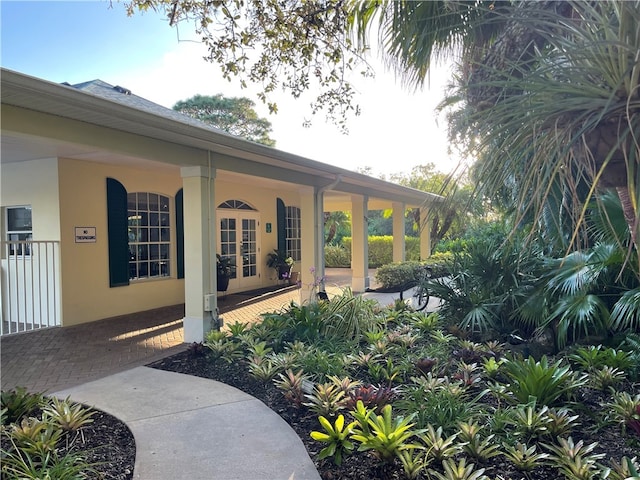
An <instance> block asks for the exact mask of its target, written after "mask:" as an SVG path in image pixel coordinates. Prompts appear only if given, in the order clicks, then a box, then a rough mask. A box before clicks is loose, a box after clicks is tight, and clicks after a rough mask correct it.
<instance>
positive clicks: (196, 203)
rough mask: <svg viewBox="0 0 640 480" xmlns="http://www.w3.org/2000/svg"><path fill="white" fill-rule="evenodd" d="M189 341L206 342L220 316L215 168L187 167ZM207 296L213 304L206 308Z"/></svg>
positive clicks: (186, 334) (184, 179)
mask: <svg viewBox="0 0 640 480" xmlns="http://www.w3.org/2000/svg"><path fill="white" fill-rule="evenodd" d="M180 173H181V175H182V187H183V191H184V272H185V278H184V289H185V294H184V297H185V317H184V320H183V324H184V341H185V343H193V342H202V341H203V340H204V337H205V335H206V334H207V332H208V331H209V330H211V329H212V327H213V324H214V319H215V320H217V298H216V274H215V272H216V270H215V268H216V265H215V258H216V256H215V253H216V252H215V249H216V208H215V194H214V193H215V189H214V185H215V170H214V169H208V168H206V167H183V168H181V169H180ZM205 296H207V297H208V298H209V306H208V307H209V308H208V309H207V311H205Z"/></svg>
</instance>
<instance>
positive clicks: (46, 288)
mask: <svg viewBox="0 0 640 480" xmlns="http://www.w3.org/2000/svg"><path fill="white" fill-rule="evenodd" d="M0 74H1V77H0V82H1V102H2V110H1V115H2V116H1V130H2V139H1V141H2V151H1V157H0V158H1V164H0V176H1V184H0V188H1V191H0V207H1V208H2V211H1V215H0V219H1V222H2V224H1V227H2V228H1V233H2V237H1V240H2V242H3V243H2V254H1V260H0V262H1V263H0V268H1V275H0V281H1V285H2V297H1V302H2V309H1V311H2V322H1V324H2V327H1V328H2V331H1V333H2V334H7V333H13V332H17V331H23V330H29V329H33V328H39V327H41V326H51V325H62V326H67V325H75V324H79V323H83V322H91V321H95V320H98V319H104V318H109V317H114V316H118V315H124V314H128V313H134V312H139V311H145V310H150V309H154V308H159V307H163V306H169V305H176V304H180V303H184V304H185V318H184V327H185V342H193V341H200V340H202V338H203V335H204V334H205V333H206V332H207V331H208V330H209V329H210V328H211V326H212V324H213V322H215V321H216V318H217V317H216V307H217V295H216V274H215V272H216V269H215V260H216V253H219V254H221V255H223V256H226V257H228V258H230V259H231V260H232V261H233V262H235V264H236V265H237V269H236V274H235V278H232V279H231V281H230V285H229V292H238V291H246V290H252V289H255V288H261V287H265V286H269V285H274V284H275V283H277V281H278V280H277V279H276V278H275V272H274V270H272V269H269V268H267V266H266V257H267V254H268V253H269V252H271V251H273V250H274V249H285V250H286V251H287V252H288V253H289V255H291V256H293V257H294V258H295V260H296V265H295V269H296V270H297V271H298V272H300V281H301V284H302V289H303V290H304V289H310V288H311V286H312V284H313V283H314V277H313V274H312V273H310V270H311V268H312V267H314V268H315V270H316V274H315V275H322V273H323V269H324V265H323V225H322V223H323V212H325V211H336V210H343V211H351V212H352V217H353V231H352V234H353V252H352V257H353V260H352V288H353V290H354V291H356V292H360V291H363V290H365V288H366V287H367V286H368V282H369V278H368V269H367V261H366V259H367V255H368V252H367V224H366V222H367V219H366V217H367V211H368V210H374V209H382V208H385V209H386V208H392V209H393V218H394V260H398V261H399V260H402V259H403V258H404V221H403V216H404V211H405V208H406V207H419V208H422V209H425V210H426V209H428V207H429V205H430V204H431V203H432V202H435V201H438V200H439V199H440V197H438V196H437V195H432V194H428V193H424V192H420V191H417V190H413V189H410V188H405V187H402V186H399V185H395V184H392V183H389V182H385V181H382V180H379V179H376V178H371V177H368V176H366V175H362V174H358V173H355V172H352V171H350V170H347V169H343V168H338V167H334V166H331V165H327V164H325V163H321V162H318V161H314V160H310V159H307V158H302V157H300V156H296V155H292V154H290V153H287V152H283V151H280V150H277V149H274V148H271V147H266V146H263V145H259V144H255V143H253V142H250V141H246V140H243V139H241V138H237V137H234V136H232V135H229V134H227V133H225V132H223V131H220V130H218V129H216V128H213V127H211V126H208V125H206V124H204V123H202V122H199V121H196V120H194V119H192V118H189V117H186V116H184V115H182V114H180V113H178V112H175V111H173V110H170V109H167V108H164V107H162V106H159V105H157V104H154V103H152V102H150V101H147V100H145V99H144V98H141V97H139V96H137V95H135V94H134V93H133V92H130V91H129V90H127V89H126V88H123V87H120V86H112V85H109V84H107V83H105V82H102V81H100V80H95V81H91V82H86V83H82V84H78V85H68V84H56V83H52V82H49V81H45V80H42V79H38V78H34V77H30V76H27V75H24V74H21V73H18V72H14V71H10V70H6V69H3V70H1V72H0ZM140 93H142V94H144V92H140ZM372 141H401V139H372ZM349 161H350V159H347V158H345V159H344V162H345V164H348V162H349ZM362 161H363V159H358V162H359V163H362ZM421 242H422V255H423V257H426V256H428V251H429V249H428V242H429V238H428V232H427V231H426V229H425V231H424V232H423V234H422V240H421ZM302 295H304V292H303V294H302Z"/></svg>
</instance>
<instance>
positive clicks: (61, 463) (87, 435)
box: [1, 388, 136, 480]
mask: <svg viewBox="0 0 640 480" xmlns="http://www.w3.org/2000/svg"><path fill="white" fill-rule="evenodd" d="M52 401H53V400H52V399H51V398H47V397H44V396H42V395H41V394H37V393H28V392H26V391H24V389H20V388H18V389H15V390H11V391H3V392H2V407H3V414H2V436H1V444H2V462H1V463H2V473H1V478H3V479H4V478H6V479H14V478H24V479H45V478H50V479H52V480H54V479H63V478H64V479H66V478H69V479H82V478H87V479H100V480H130V479H131V478H133V470H134V465H135V459H136V445H135V440H134V437H133V434H132V433H131V431H130V430H129V428H128V427H127V426H126V425H125V424H124V422H122V421H120V420H119V419H117V418H116V417H114V416H112V415H109V414H108V413H106V412H103V411H101V410H97V409H94V408H91V407H86V406H83V405H79V404H76V403H73V402H68V401H56V402H55V403H53V404H52ZM51 405H54V407H55V408H53V409H52V408H51ZM5 408H6V410H5Z"/></svg>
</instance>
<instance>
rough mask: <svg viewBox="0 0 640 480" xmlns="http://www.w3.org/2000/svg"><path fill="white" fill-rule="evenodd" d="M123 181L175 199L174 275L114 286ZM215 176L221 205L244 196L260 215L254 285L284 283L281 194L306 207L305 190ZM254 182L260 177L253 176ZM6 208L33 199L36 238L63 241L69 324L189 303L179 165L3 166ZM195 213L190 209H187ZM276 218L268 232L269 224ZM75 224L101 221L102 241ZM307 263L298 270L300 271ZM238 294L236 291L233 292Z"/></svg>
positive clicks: (132, 188) (63, 161)
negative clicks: (278, 268)
mask: <svg viewBox="0 0 640 480" xmlns="http://www.w3.org/2000/svg"><path fill="white" fill-rule="evenodd" d="M108 177H111V178H114V179H116V180H118V181H119V182H120V183H122V184H123V185H124V187H125V188H126V190H127V192H129V193H132V192H152V193H159V194H162V195H166V196H169V197H170V198H171V200H172V202H171V209H172V211H171V221H172V231H171V246H172V249H171V256H172V258H171V277H169V278H162V279H151V280H142V281H132V282H131V283H130V285H128V286H123V287H115V288H110V287H109V262H108V236H107V233H108V232H107V197H106V179H107V178H108ZM246 178H247V181H246V183H245V182H229V181H219V180H216V182H215V189H214V191H215V205H216V206H217V205H219V204H220V203H222V202H224V201H225V200H232V199H234V200H242V201H244V202H246V203H248V204H250V205H252V206H253V207H254V208H256V209H257V213H258V215H259V221H260V225H259V240H260V243H259V246H260V253H259V260H258V262H259V271H260V273H261V275H260V278H259V279H258V280H257V282H256V283H255V284H254V285H252V288H253V287H263V286H268V285H273V284H274V283H276V281H277V280H276V276H275V272H274V271H272V269H269V268H268V267H267V266H266V258H267V254H268V253H269V252H271V251H273V249H275V248H276V247H277V237H278V235H277V215H276V210H277V208H276V198H278V197H279V198H281V199H282V200H283V201H284V203H285V205H288V206H297V207H301V200H300V192H299V188H298V187H297V186H295V185H291V188H290V189H282V188H278V189H276V188H267V187H264V186H263V187H260V186H258V185H257V184H256V183H255V182H256V181H257V180H258V179H255V178H252V177H246ZM252 180H253V181H252ZM1 187H2V206H3V207H5V206H10V205H31V206H32V209H33V210H32V211H33V225H34V231H33V233H34V235H33V236H34V240H59V241H60V256H61V262H60V279H61V286H60V291H61V311H62V324H63V325H64V326H69V325H75V324H79V323H85V322H91V321H95V320H99V319H103V318H109V317H114V316H119V315H124V314H128V313H134V312H138V311H144V310H149V309H154V308H159V307H162V306H168V305H175V304H179V303H182V302H184V298H185V294H184V280H182V279H177V278H176V273H177V266H176V250H175V235H176V232H175V211H174V210H173V209H174V208H175V205H174V203H173V199H174V198H175V194H176V193H177V192H178V190H179V189H180V188H182V178H181V175H180V172H179V170H178V169H176V170H175V172H172V171H169V170H167V169H157V170H149V169H144V168H134V167H126V166H122V165H116V164H105V163H98V162H88V161H83V160H75V159H69V158H60V159H57V158H51V159H42V160H36V161H30V162H20V163H15V164H11V163H10V164H3V166H2V185H1ZM185 215H188V212H185ZM267 223H270V224H271V231H270V232H267V228H266V225H267ZM75 227H95V228H96V236H97V241H96V242H95V243H75ZM300 268H301V265H296V266H295V268H294V269H295V270H297V271H300ZM230 291H231V292H232V291H233V290H230Z"/></svg>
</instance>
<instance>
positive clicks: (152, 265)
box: [127, 192, 171, 280]
mask: <svg viewBox="0 0 640 480" xmlns="http://www.w3.org/2000/svg"><path fill="white" fill-rule="evenodd" d="M169 205H170V202H169V197H166V196H164V195H159V194H157V193H147V192H134V193H129V194H127V219H128V233H129V278H130V279H131V280H140V279H144V278H158V277H168V276H169V275H170V260H171V255H170V252H171V216H170V211H169Z"/></svg>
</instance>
